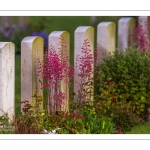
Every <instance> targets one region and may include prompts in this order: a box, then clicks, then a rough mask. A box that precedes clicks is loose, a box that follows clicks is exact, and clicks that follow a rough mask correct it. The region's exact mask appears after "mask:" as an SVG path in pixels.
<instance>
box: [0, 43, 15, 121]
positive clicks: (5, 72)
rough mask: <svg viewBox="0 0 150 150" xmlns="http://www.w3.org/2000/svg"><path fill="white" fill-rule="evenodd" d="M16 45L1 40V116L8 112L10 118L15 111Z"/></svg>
mask: <svg viewBox="0 0 150 150" xmlns="http://www.w3.org/2000/svg"><path fill="white" fill-rule="evenodd" d="M14 58H15V45H14V44H13V43H11V42H0V116H2V115H3V114H4V113H7V114H8V117H9V119H10V120H12V119H13V117H14V113H15V103H14V98H15V83H14V81H15V61H14Z"/></svg>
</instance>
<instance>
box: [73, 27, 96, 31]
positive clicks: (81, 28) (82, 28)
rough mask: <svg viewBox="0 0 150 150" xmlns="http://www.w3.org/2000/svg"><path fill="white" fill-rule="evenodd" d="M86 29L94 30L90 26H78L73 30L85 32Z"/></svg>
mask: <svg viewBox="0 0 150 150" xmlns="http://www.w3.org/2000/svg"><path fill="white" fill-rule="evenodd" d="M88 29H92V30H94V28H93V27H92V26H79V27H77V28H76V30H75V32H86V31H87V30H88Z"/></svg>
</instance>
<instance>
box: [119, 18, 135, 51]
mask: <svg viewBox="0 0 150 150" xmlns="http://www.w3.org/2000/svg"><path fill="white" fill-rule="evenodd" d="M134 27H135V19H134V18H129V17H123V18H121V19H120V20H119V22H118V50H119V51H125V49H126V48H127V47H129V46H132V45H133V44H134V43H133V42H134V41H133V39H132V36H133V35H132V34H133V29H134Z"/></svg>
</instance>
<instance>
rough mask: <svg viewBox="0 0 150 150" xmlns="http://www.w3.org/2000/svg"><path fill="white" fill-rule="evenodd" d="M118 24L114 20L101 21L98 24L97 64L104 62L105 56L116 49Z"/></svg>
mask: <svg viewBox="0 0 150 150" xmlns="http://www.w3.org/2000/svg"><path fill="white" fill-rule="evenodd" d="M115 44H116V24H115V23H113V22H101V23H99V24H98V26H97V53H98V58H97V62H96V64H97V65H98V64H100V63H101V62H103V58H104V57H105V56H107V55H110V54H112V52H113V51H115Z"/></svg>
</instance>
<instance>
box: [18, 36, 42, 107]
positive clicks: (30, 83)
mask: <svg viewBox="0 0 150 150" xmlns="http://www.w3.org/2000/svg"><path fill="white" fill-rule="evenodd" d="M43 52H44V39H43V38H42V37H39V36H27V37H25V38H24V39H23V40H22V41H21V101H24V100H27V101H29V103H35V98H33V97H32V96H33V95H34V94H35V93H36V91H38V95H41V96H43V89H41V84H40V82H39V76H38V65H37V59H38V58H39V59H40V60H43ZM40 108H41V109H43V103H42V104H41V106H40ZM21 109H22V107H21Z"/></svg>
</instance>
